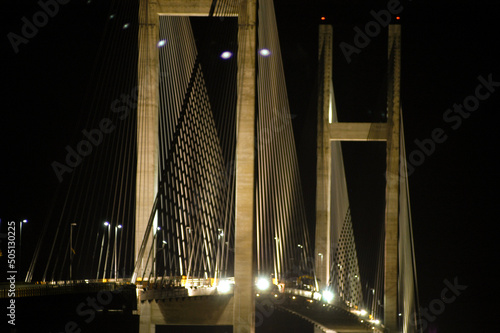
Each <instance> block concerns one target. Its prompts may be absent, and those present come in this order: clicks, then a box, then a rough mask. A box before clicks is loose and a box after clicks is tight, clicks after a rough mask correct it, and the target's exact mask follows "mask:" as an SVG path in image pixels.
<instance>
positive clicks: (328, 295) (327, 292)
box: [322, 290, 333, 303]
mask: <svg viewBox="0 0 500 333" xmlns="http://www.w3.org/2000/svg"><path fill="white" fill-rule="evenodd" d="M322 295H323V299H324V300H325V301H326V302H327V303H330V302H331V301H332V300H333V293H332V292H331V291H330V290H323V294H322Z"/></svg>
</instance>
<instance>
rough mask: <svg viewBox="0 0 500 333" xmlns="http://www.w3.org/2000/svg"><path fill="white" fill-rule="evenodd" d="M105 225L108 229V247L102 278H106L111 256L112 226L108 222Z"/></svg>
mask: <svg viewBox="0 0 500 333" xmlns="http://www.w3.org/2000/svg"><path fill="white" fill-rule="evenodd" d="M104 225H105V226H106V227H108V246H106V259H105V260H104V272H103V274H102V278H103V279H105V278H106V268H107V267H108V256H109V242H110V240H111V224H110V223H109V222H108V221H106V222H104Z"/></svg>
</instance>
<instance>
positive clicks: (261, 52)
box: [259, 49, 271, 57]
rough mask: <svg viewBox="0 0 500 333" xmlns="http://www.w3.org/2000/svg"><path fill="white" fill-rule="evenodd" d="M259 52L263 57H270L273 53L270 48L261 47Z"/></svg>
mask: <svg viewBox="0 0 500 333" xmlns="http://www.w3.org/2000/svg"><path fill="white" fill-rule="evenodd" d="M259 54H260V55H261V56H263V57H269V56H270V55H271V51H269V49H260V50H259Z"/></svg>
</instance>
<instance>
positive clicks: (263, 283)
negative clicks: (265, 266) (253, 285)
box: [257, 278, 271, 290]
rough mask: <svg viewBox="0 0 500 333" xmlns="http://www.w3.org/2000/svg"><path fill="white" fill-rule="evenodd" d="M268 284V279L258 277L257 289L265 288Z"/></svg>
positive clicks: (267, 287)
mask: <svg viewBox="0 0 500 333" xmlns="http://www.w3.org/2000/svg"><path fill="white" fill-rule="evenodd" d="M270 285H271V284H270V283H269V280H268V279H266V278H259V279H258V280H257V289H259V290H267V289H269V286H270Z"/></svg>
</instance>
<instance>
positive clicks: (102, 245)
mask: <svg viewBox="0 0 500 333" xmlns="http://www.w3.org/2000/svg"><path fill="white" fill-rule="evenodd" d="M104 225H105V226H107V224H106V222H105V223H104ZM98 235H99V234H98ZM105 237H106V234H105V233H102V242H101V251H100V253H99V263H98V264H97V278H96V279H97V280H99V271H100V270H101V259H102V251H103V249H104V238H105Z"/></svg>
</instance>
